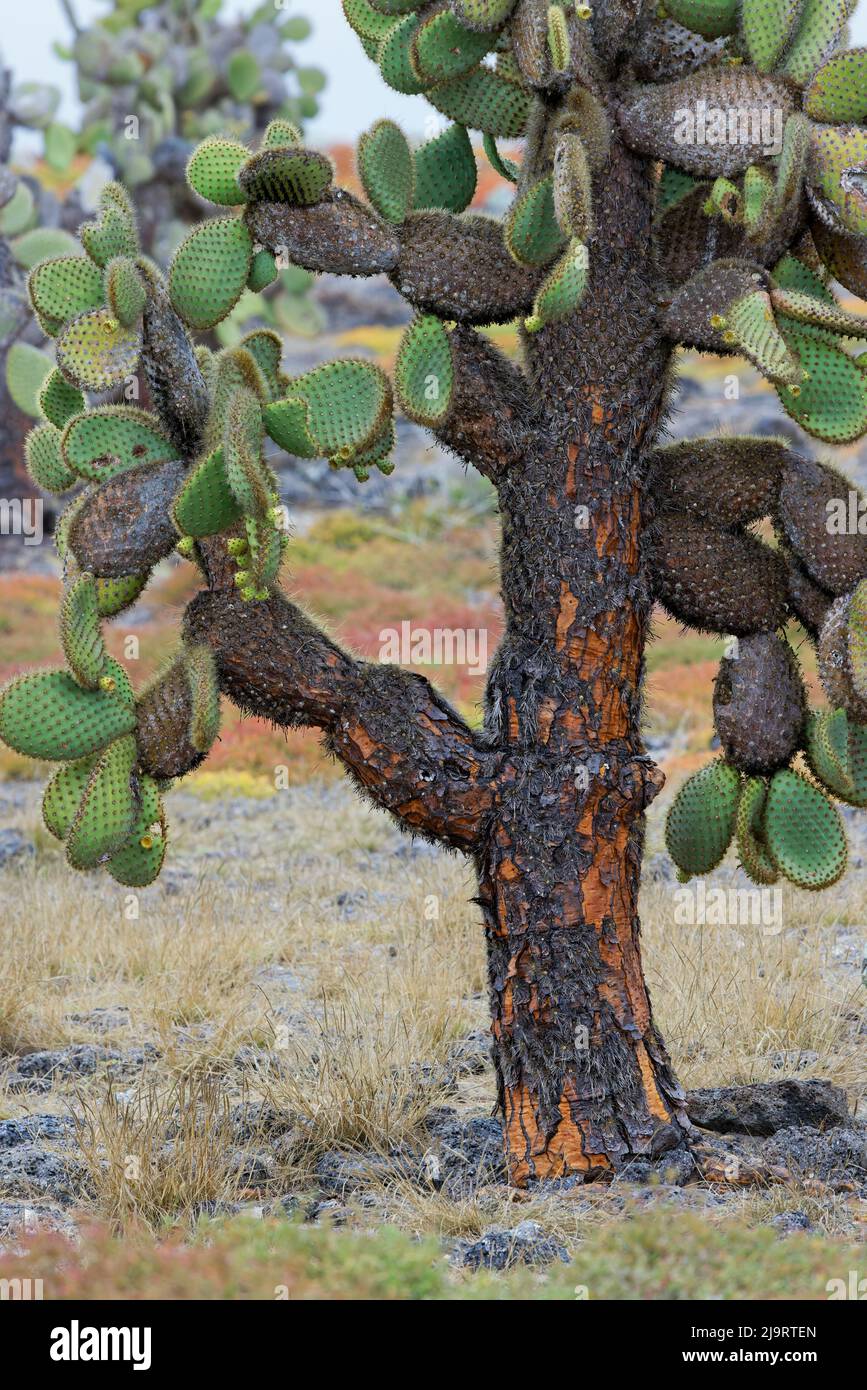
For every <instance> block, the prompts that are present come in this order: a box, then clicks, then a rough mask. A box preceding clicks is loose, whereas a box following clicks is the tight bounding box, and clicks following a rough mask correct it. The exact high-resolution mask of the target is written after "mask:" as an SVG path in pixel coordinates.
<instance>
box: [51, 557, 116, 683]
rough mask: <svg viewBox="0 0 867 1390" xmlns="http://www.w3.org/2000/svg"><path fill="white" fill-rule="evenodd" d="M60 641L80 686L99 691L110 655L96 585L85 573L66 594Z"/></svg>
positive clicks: (62, 611)
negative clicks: (100, 619)
mask: <svg viewBox="0 0 867 1390" xmlns="http://www.w3.org/2000/svg"><path fill="white" fill-rule="evenodd" d="M60 641H61V645H62V646H63V653H64V656H65V657H66V663H67V665H68V666H69V669H70V670H71V672H72V674H73V675H74V676H75V679H76V680H77V681H78V683H79V685H81V686H83V687H84V688H85V689H86V690H97V689H98V688H99V682H100V679H101V677H102V676H103V675H104V674H105V672H106V662H107V659H108V652H107V651H106V649H105V642H104V641H103V637H102V629H101V627H100V622H99V607H98V604H97V597H96V582H95V580H94V578H93V575H92V574H82V575H80V576H79V578H78V579H76V581H75V583H74V584H72V585H71V586H70V588H69V589H68V590H67V592H66V594H65V595H64V599H63V603H62V604H61V608H60Z"/></svg>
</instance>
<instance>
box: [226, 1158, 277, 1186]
mask: <svg viewBox="0 0 867 1390" xmlns="http://www.w3.org/2000/svg"><path fill="white" fill-rule="evenodd" d="M228 1170H229V1173H230V1174H231V1176H232V1177H233V1178H235V1180H236V1181H237V1182H239V1183H240V1184H241V1186H242V1187H264V1186H265V1185H266V1184H267V1183H269V1182H270V1181H271V1179H272V1178H273V1177H274V1159H273V1157H272V1156H271V1154H269V1153H248V1152H246V1151H245V1150H244V1149H238V1150H237V1151H236V1152H234V1153H232V1154H230V1156H229V1159H228Z"/></svg>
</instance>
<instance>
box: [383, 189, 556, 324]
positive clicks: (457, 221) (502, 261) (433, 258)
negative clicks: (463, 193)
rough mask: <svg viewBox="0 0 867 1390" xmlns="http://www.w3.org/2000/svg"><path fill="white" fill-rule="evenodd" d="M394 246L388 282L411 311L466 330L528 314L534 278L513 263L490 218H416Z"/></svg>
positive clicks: (435, 215)
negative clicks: (454, 322) (465, 326)
mask: <svg viewBox="0 0 867 1390" xmlns="http://www.w3.org/2000/svg"><path fill="white" fill-rule="evenodd" d="M400 242H401V246H400V259H399V261H398V264H397V267H396V268H395V270H394V271H392V273H391V275H390V279H391V282H392V284H393V285H394V286H395V288H396V289H397V290H398V291H399V293H400V294H402V295H403V297H404V299H406V300H407V301H408V302H409V303H410V304H413V305H414V306H415V307H416V308H417V309H423V310H425V312H426V313H430V314H437V315H438V316H439V317H440V318H443V319H455V320H457V322H458V323H470V324H488V323H510V322H511V321H512V319H515V318H518V317H519V316H522V315H524V314H528V313H529V312H530V310H531V308H532V306H533V300H534V298H535V295H536V290H537V289H538V286H539V281H540V279H541V275H540V272H539V271H538V270H535V269H532V268H531V267H528V266H523V265H519V264H518V263H517V261H515V260H513V258H512V257H511V256H510V255H509V252H508V250H507V249H506V244H505V242H504V241H503V229H502V226H501V224H500V223H499V222H495V221H494V220H493V218H490V217H481V216H478V215H477V214H475V213H467V214H464V215H462V216H456V215H455V214H454V213H450V212H416V213H413V214H411V216H409V217H408V218H407V220H406V222H404V224H403V226H402V227H401V230H400Z"/></svg>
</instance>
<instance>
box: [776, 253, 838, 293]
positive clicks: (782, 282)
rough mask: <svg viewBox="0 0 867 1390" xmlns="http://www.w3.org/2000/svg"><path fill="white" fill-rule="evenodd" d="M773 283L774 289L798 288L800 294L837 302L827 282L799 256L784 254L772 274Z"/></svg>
mask: <svg viewBox="0 0 867 1390" xmlns="http://www.w3.org/2000/svg"><path fill="white" fill-rule="evenodd" d="M771 285H772V287H773V288H774V289H781V290H797V291H798V293H799V294H809V295H812V297H813V299H820V300H822V301H823V303H825V304H836V302H837V301H836V300H835V298H834V296H833V294H832V293H831V291H830V290H829V289H828V286H827V285H826V284H825V282H824V281H823V280H820V279H819V276H818V275H817V274H816V272H815V271H814V270H811V269H810V267H809V266H808V265H805V264H804V262H803V261H802V260H799V259H798V257H797V256H784V257H783V258H782V260H781V261H778V262H777V264H776V265H775V266H774V269H773V272H772V274H771Z"/></svg>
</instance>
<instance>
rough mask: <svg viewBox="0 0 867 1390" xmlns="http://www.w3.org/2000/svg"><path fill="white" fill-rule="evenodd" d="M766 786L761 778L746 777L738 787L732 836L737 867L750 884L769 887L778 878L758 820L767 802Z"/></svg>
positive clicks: (760, 822)
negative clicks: (739, 862)
mask: <svg viewBox="0 0 867 1390" xmlns="http://www.w3.org/2000/svg"><path fill="white" fill-rule="evenodd" d="M767 795H768V788H767V783H766V782H765V781H764V780H763V779H762V778H761V777H749V778H747V780H746V781H745V782H744V784H743V786H742V787H741V794H740V797H739V798H738V809H737V815H736V818H735V836H736V839H737V846H738V855H739V857H740V861H741V867H742V868H743V870H744V873H745V874H746V875H747V877H748V878H751V879H752V881H753V883H760V884H771V883H776V881H777V879H778V878H779V873H778V871H777V866H776V864H775V863H774V861H773V860H772V859H771V856H770V855H769V854H768V849H767V846H766V844H765V841H764V834H763V831H762V816H763V814H764V809H765V802H766V801H767Z"/></svg>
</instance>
